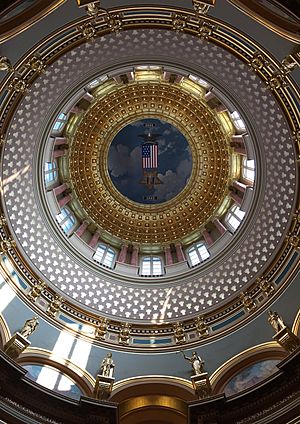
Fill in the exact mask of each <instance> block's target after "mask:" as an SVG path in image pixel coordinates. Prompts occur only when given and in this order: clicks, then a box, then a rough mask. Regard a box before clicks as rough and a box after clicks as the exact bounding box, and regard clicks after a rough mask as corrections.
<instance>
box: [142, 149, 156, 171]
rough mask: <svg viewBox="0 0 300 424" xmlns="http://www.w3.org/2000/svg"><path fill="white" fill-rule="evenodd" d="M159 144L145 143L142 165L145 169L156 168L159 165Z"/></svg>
mask: <svg viewBox="0 0 300 424" xmlns="http://www.w3.org/2000/svg"><path fill="white" fill-rule="evenodd" d="M157 154H158V145H157V144H152V143H151V144H150V143H145V144H143V145H142V166H143V169H146V168H151V169H155V168H157V166H158V161H157Z"/></svg>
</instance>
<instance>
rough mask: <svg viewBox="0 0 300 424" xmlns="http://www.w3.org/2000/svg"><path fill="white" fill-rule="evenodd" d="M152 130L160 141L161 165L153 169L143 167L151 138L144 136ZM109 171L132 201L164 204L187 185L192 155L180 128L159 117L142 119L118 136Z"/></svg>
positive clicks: (121, 190) (116, 183) (152, 133)
mask: <svg viewBox="0 0 300 424" xmlns="http://www.w3.org/2000/svg"><path fill="white" fill-rule="evenodd" d="M149 133H151V137H153V138H152V139H151V140H153V142H154V143H157V144H158V157H157V161H158V166H157V168H152V169H151V170H149V169H143V166H142V144H143V143H147V141H148V139H146V140H144V139H143V138H142V137H140V135H147V134H149ZM108 170H109V175H110V178H111V180H112V182H113V183H114V185H115V187H116V188H117V190H119V192H120V193H122V194H123V195H124V196H126V197H127V198H129V199H130V200H133V201H134V202H137V203H144V204H156V203H163V202H166V201H168V200H170V199H172V198H173V197H175V196H176V195H177V194H178V193H180V192H181V191H182V189H183V188H184V187H185V186H186V184H187V182H188V179H189V177H190V175H191V171H192V157H191V152H190V148H189V145H188V143H187V141H186V139H185V137H184V136H183V135H182V134H181V132H180V131H179V130H178V129H177V128H175V127H174V126H173V125H171V124H169V123H167V122H164V121H161V120H159V119H142V120H139V121H136V122H134V123H132V124H129V125H127V126H126V127H125V128H123V129H122V130H121V131H120V132H119V133H118V134H117V135H116V137H115V138H114V140H113V141H112V143H111V146H110V148H109V152H108ZM149 181H151V183H150V182H149ZM142 182H143V183H142ZM159 182H161V183H159ZM153 183H154V185H153ZM158 183H159V184H158Z"/></svg>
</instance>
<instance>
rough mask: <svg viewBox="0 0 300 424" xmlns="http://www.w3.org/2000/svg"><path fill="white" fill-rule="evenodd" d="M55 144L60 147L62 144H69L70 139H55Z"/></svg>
mask: <svg viewBox="0 0 300 424" xmlns="http://www.w3.org/2000/svg"><path fill="white" fill-rule="evenodd" d="M54 144H55V146H60V145H62V144H68V139H67V138H66V137H55V140H54Z"/></svg>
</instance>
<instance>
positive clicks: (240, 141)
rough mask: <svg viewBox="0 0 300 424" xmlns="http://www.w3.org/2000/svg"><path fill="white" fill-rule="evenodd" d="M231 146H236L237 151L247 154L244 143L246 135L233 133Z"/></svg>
mask: <svg viewBox="0 0 300 424" xmlns="http://www.w3.org/2000/svg"><path fill="white" fill-rule="evenodd" d="M230 144H231V146H232V147H233V148H234V151H235V153H239V154H240V155H243V156H246V155H247V152H246V148H245V144H244V137H243V136H242V135H233V136H232V137H231V143H230Z"/></svg>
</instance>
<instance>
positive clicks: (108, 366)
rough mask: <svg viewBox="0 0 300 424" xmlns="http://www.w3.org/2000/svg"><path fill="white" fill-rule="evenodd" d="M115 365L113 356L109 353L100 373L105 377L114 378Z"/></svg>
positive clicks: (102, 363)
mask: <svg viewBox="0 0 300 424" xmlns="http://www.w3.org/2000/svg"><path fill="white" fill-rule="evenodd" d="M114 368H115V364H114V361H113V359H112V354H111V353H110V352H109V353H108V354H107V355H106V358H104V359H103V360H102V362H101V366H100V373H101V375H104V376H105V377H112V376H113V373H114Z"/></svg>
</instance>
